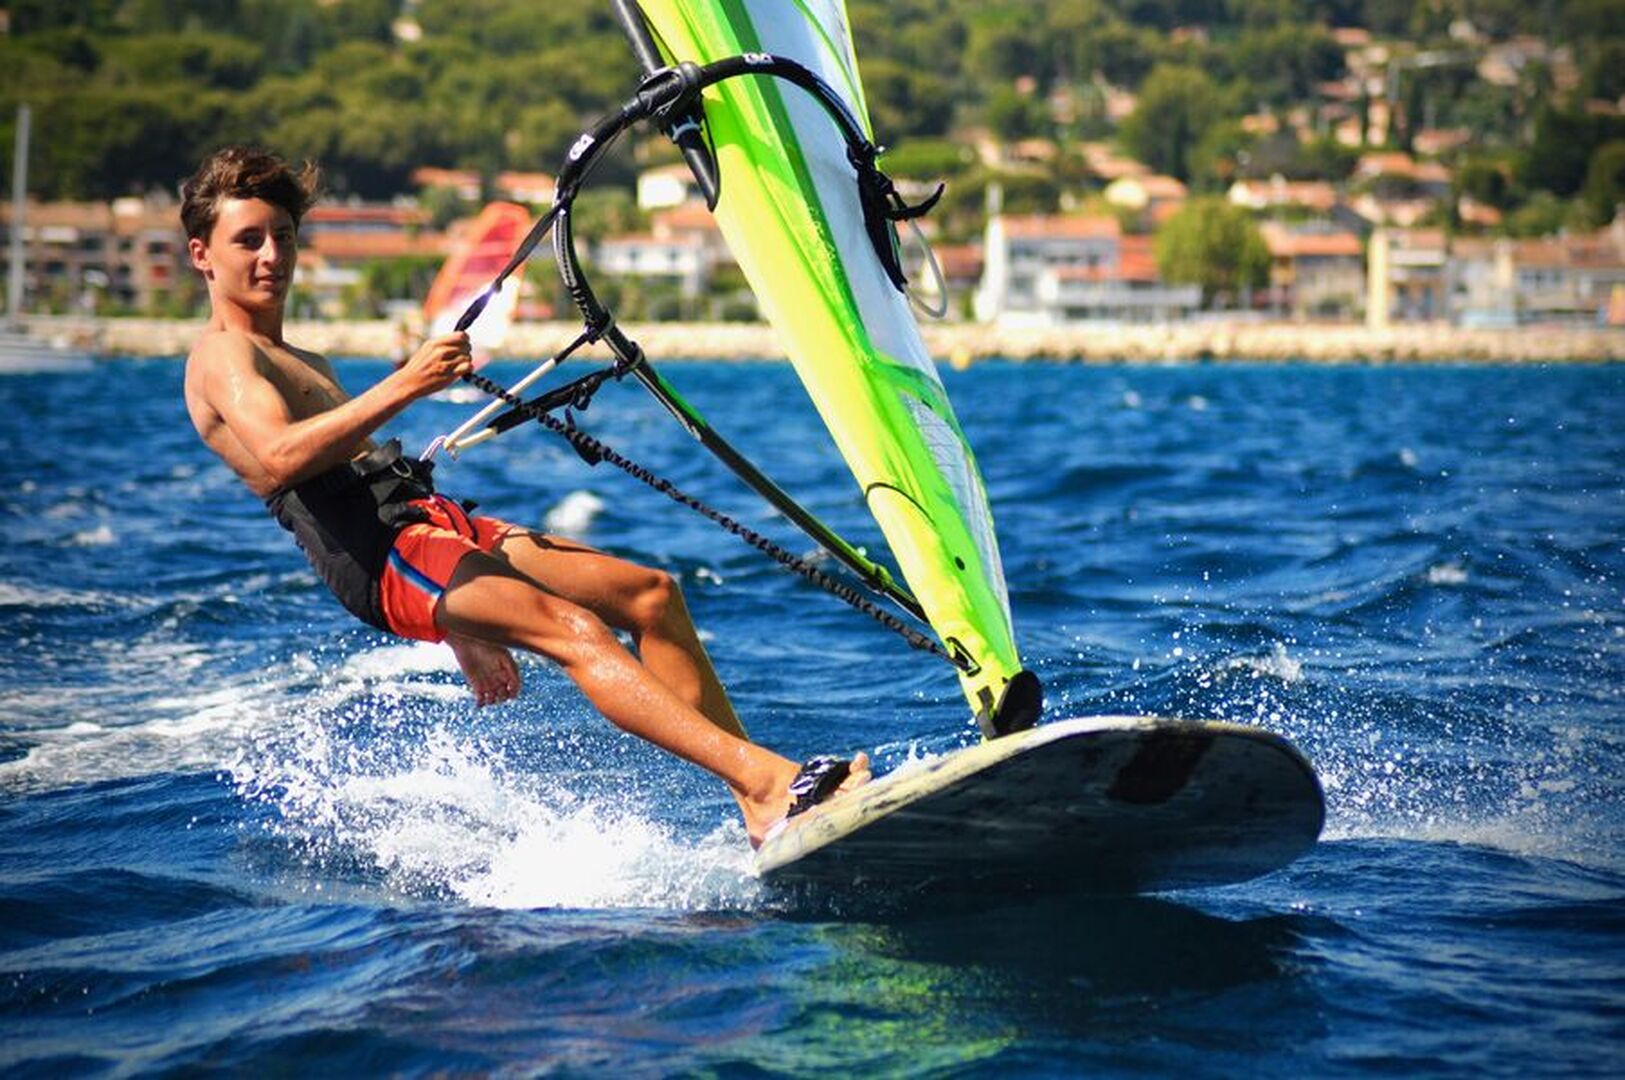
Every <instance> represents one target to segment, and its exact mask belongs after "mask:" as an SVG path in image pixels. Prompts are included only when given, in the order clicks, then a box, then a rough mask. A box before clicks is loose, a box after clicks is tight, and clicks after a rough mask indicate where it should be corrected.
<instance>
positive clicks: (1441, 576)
mask: <svg viewBox="0 0 1625 1080" xmlns="http://www.w3.org/2000/svg"><path fill="white" fill-rule="evenodd" d="M1427 583H1428V584H1429V585H1465V584H1467V570H1466V568H1465V567H1463V566H1462V565H1461V564H1460V563H1454V562H1447V563H1439V564H1438V565H1437V566H1430V567H1428V571H1427Z"/></svg>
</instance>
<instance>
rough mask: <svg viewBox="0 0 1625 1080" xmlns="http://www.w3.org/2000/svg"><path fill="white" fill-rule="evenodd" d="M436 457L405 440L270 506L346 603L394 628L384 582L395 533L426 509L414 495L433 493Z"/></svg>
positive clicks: (279, 495)
mask: <svg viewBox="0 0 1625 1080" xmlns="http://www.w3.org/2000/svg"><path fill="white" fill-rule="evenodd" d="M433 470H434V463H433V462H429V461H419V460H417V459H415V458H410V457H407V456H406V455H404V454H402V453H401V444H400V440H399V439H391V440H390V441H389V442H387V443H385V444H384V445H383V446H380V447H379V448H378V449H376V450H373V451H372V452H371V453H368V454H365V455H363V456H362V457H359V458H356V459H355V460H353V461H349V462H346V463H345V464H343V465H337V466H335V467H333V468H331V469H328V470H327V471H326V472H324V473H321V474H319V475H317V476H313V477H311V478H310V479H309V480H306V481H304V482H303V483H299V484H295V485H294V486H292V487H290V488H279V489H278V490H276V491H274V492H272V493H271V495H270V496H269V497H268V498H266V500H265V505H266V507H267V508H268V509H269V510H270V511H271V515H272V516H273V517H275V518H276V520H277V523H278V524H280V525H281V526H282V527H283V528H284V529H287V530H288V531H289V532H291V533H293V536H294V539H295V540H297V541H298V542H299V547H300V549H301V550H303V551H304V553H305V557H306V558H307V559H309V560H310V565H311V566H312V567H313V568H315V570H316V573H317V574H318V575H319V576H320V577H321V579H322V581H323V582H325V583H326V584H327V587H328V589H329V590H330V591H331V592H332V593H333V595H334V596H335V597H337V599H338V601H339V603H341V604H343V605H344V607H345V610H347V611H349V612H350V614H352V615H354V616H355V617H356V618H358V619H360V620H361V621H362V622H365V623H366V624H368V625H369V626H375V627H377V628H378V629H380V630H384V631H388V630H389V629H390V627H389V624H388V623H387V622H386V620H385V619H384V612H383V604H382V601H381V600H380V594H379V587H378V582H379V580H380V579H381V578H382V577H383V574H384V567H385V566H386V565H387V564H388V562H389V550H390V548H391V547H393V546H394V544H395V535H396V534H397V533H398V532H400V531H401V529H403V528H405V527H406V526H407V525H411V524H413V523H414V522H420V521H427V520H428V515H427V514H426V513H424V511H423V509H422V508H421V507H418V506H413V505H412V502H413V500H416V499H427V498H430V497H431V496H433V495H434V482H433V480H432V478H431V476H430V474H431V473H432V472H433Z"/></svg>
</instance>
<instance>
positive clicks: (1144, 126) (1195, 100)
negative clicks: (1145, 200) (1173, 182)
mask: <svg viewBox="0 0 1625 1080" xmlns="http://www.w3.org/2000/svg"><path fill="white" fill-rule="evenodd" d="M1218 98H1219V88H1218V86H1217V85H1216V84H1215V83H1214V82H1213V80H1212V79H1211V78H1209V77H1208V75H1207V73H1206V72H1204V71H1201V70H1200V69H1198V68H1190V67H1176V66H1174V65H1168V64H1160V65H1158V66H1157V67H1156V68H1154V69H1152V72H1151V74H1150V75H1149V76H1147V77H1146V80H1145V85H1144V86H1142V87H1141V88H1140V100H1139V103H1138V104H1137V105H1136V106H1135V109H1134V112H1133V114H1132V115H1130V116H1129V118H1128V119H1127V120H1125V121H1124V122H1123V127H1122V139H1123V143H1124V145H1125V146H1126V147H1127V148H1128V150H1129V152H1130V153H1132V154H1134V156H1135V157H1137V158H1139V159H1140V160H1141V161H1144V162H1145V163H1146V164H1148V165H1150V166H1151V167H1152V168H1153V169H1155V170H1157V171H1158V172H1160V173H1167V174H1168V175H1170V176H1176V177H1178V178H1179V179H1181V180H1189V179H1190V178H1191V153H1192V151H1193V150H1194V149H1195V148H1196V145H1197V144H1198V143H1199V142H1200V141H1201V140H1202V138H1203V136H1205V135H1206V134H1207V132H1208V129H1209V128H1210V127H1212V126H1213V125H1214V124H1215V123H1217V122H1218V120H1219V119H1220V115H1221V113H1220V109H1221V105H1220V102H1219V100H1218Z"/></svg>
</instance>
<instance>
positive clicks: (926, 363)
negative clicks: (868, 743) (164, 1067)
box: [641, 0, 1022, 715]
mask: <svg viewBox="0 0 1625 1080" xmlns="http://www.w3.org/2000/svg"><path fill="white" fill-rule="evenodd" d="M641 7H642V9H643V12H644V15H645V18H646V20H647V22H648V25H649V27H650V29H651V30H652V32H653V34H654V36H655V38H656V40H657V42H658V43H659V45H660V47H661V49H662V51H663V52H664V54H665V57H666V59H667V60H668V61H669V62H671V63H674V64H675V63H680V62H682V61H693V62H695V63H699V64H704V63H707V62H710V61H715V60H719V59H721V58H723V57H728V56H735V55H740V54H760V53H765V54H770V55H773V56H780V57H786V58H789V59H792V60H796V61H798V62H800V63H801V64H802V65H804V66H805V67H807V68H808V69H810V70H811V71H813V72H815V73H816V74H818V75H819V76H820V77H821V78H822V79H823V81H824V82H825V83H827V84H828V85H829V86H830V87H831V88H832V89H833V90H834V91H835V92H836V93H837V94H838V95H839V96H840V97H841V99H842V100H843V101H844V103H845V105H846V107H847V108H848V110H850V112H851V113H852V115H853V116H854V117H856V118H857V119H858V120H859V122H860V123H861V124H862V125H863V127H864V130H865V132H866V133H868V134H870V139H871V141H872V140H873V135H872V132H870V128H869V122H868V118H867V117H868V112H867V106H866V103H865V100H864V96H863V84H862V81H861V79H860V78H859V72H858V65H857V59H856V56H855V54H854V52H853V46H852V38H851V34H850V32H849V29H848V25H847V19H846V11H845V5H844V3H842V2H841V0H793V2H792V0H644V2H643V3H642V5H641ZM703 103H704V114H705V120H706V124H707V127H708V131H709V135H710V139H711V142H712V145H713V146H714V150H715V155H716V160H717V169H718V173H719V175H720V180H721V184H720V188H721V191H720V197H719V198H718V200H717V205H716V210H715V213H716V217H717V221H718V224H719V225H720V227H721V229H722V232H723V236H724V237H725V238H726V240H727V242H728V246H729V248H730V249H731V250H732V251H733V253H734V256H735V258H737V259H738V261H739V265H740V267H741V268H742V269H743V271H744V273H745V276H746V278H747V279H748V280H749V281H750V284H751V286H752V288H753V289H754V290H755V293H756V296H757V298H758V300H759V301H760V303H761V306H762V308H763V311H764V312H765V314H766V315H767V317H768V319H769V321H770V322H771V323H772V325H773V326H774V328H775V330H776V331H777V332H778V334H779V337H780V340H781V341H782V343H783V345H784V348H785V351H786V353H787V354H788V356H789V358H790V360H791V362H792V364H794V366H795V369H796V372H797V374H798V375H799V377H800V379H801V381H802V383H803V384H804V385H805V387H806V389H807V393H808V394H809V395H810V396H811V398H812V400H813V402H814V404H815V405H816V406H817V409H818V412H819V415H820V416H821V418H822V419H823V422H824V424H825V426H826V427H827V428H828V429H829V431H830V434H831V435H832V436H833V438H834V440H835V443H836V445H837V446H838V447H839V448H840V451H841V453H842V455H843V457H844V458H845V459H846V462H847V465H848V466H849V467H850V469H851V471H852V474H853V476H854V477H855V478H856V479H857V482H858V484H859V486H860V487H861V489H862V491H863V495H864V498H865V500H866V501H867V503H868V507H869V510H870V512H871V513H872V514H873V515H874V517H875V520H876V521H877V522H878V523H879V525H880V528H881V531H882V532H883V533H884V534H885V536H886V539H887V542H888V544H889V546H890V548H891V551H892V553H893V555H894V556H895V558H896V560H897V564H898V567H899V569H901V571H902V573H903V576H904V578H905V579H906V580H907V582H908V584H909V586H910V588H911V589H912V590H913V592H914V595H915V596H916V597H917V598H918V600H919V602H920V605H921V607H922V608H923V609H924V611H925V615H926V619H927V621H928V622H929V623H930V625H931V627H932V628H933V629H934V630H935V631H936V633H937V634H938V636H939V637H940V638H941V640H942V642H943V644H944V645H945V646H946V647H947V648H948V649H949V650H950V652H953V653H956V654H959V655H962V656H963V657H964V658H965V659H967V660H968V661H969V662H970V663H969V665H968V666H966V667H962V668H961V670H960V682H961V685H962V687H963V689H964V691H965V694H966V696H967V698H968V699H969V701H970V703H971V706H972V709H973V710H974V711H975V712H977V713H978V714H984V715H986V714H991V713H992V712H993V711H994V710H995V708H996V707H997V705H998V703H999V701H1000V699H1001V697H1002V696H1003V695H1004V693H1005V689H1006V687H1007V686H1008V684H1009V682H1010V680H1011V679H1012V678H1014V677H1015V676H1016V675H1017V674H1018V673H1019V672H1021V670H1022V668H1021V662H1020V659H1019V657H1018V654H1017V651H1016V645H1015V638H1014V633H1013V629H1012V625H1011V616H1010V604H1009V597H1008V594H1007V590H1006V586H1005V581H1004V571H1003V567H1002V565H1001V562H1000V557H999V549H998V541H997V539H996V537H995V534H994V530H993V519H992V514H991V512H990V510H989V507H988V500H987V494H986V491H985V488H984V485H983V482H982V478H981V474H980V472H979V471H978V469H977V466H976V461H975V457H974V455H973V454H972V452H971V449H970V445H969V444H968V443H967V441H966V439H965V435H964V432H963V430H962V429H961V428H960V425H959V422H958V420H957V419H956V418H955V415H954V411H953V407H952V406H951V405H950V404H949V401H948V395H947V393H946V392H945V391H944V389H943V385H942V382H941V380H940V378H939V377H938V375H937V372H936V368H935V366H934V365H933V363H932V361H931V358H930V355H929V353H928V352H927V351H926V348H925V344H924V342H923V341H922V340H921V337H920V332H919V327H918V324H917V323H916V321H915V317H914V314H913V312H912V311H911V310H910V308H909V303H908V299H907V296H906V295H905V293H904V292H903V291H901V290H900V289H899V288H898V287H897V285H896V284H895V282H894V280H893V279H892V277H891V275H890V274H889V273H888V271H887V269H886V266H885V264H884V262H883V259H882V254H883V252H880V251H877V246H876V242H875V240H874V237H873V235H872V231H871V229H870V227H869V225H868V222H867V220H866V215H865V212H864V206H863V203H862V196H861V194H860V189H859V187H858V185H857V184H855V183H854V182H853V164H852V162H851V161H850V160H849V159H848V155H847V149H848V148H847V144H846V143H845V141H844V140H843V139H842V137H841V134H840V132H839V131H838V129H837V128H836V126H835V125H834V124H833V123H832V122H831V119H830V117H829V115H828V114H827V112H826V111H825V110H824V108H822V107H821V106H820V104H819V103H818V102H817V101H816V100H815V99H814V98H813V97H812V96H811V95H809V94H808V93H807V92H806V91H804V90H803V89H801V88H800V87H798V86H794V85H791V84H790V83H788V82H784V81H782V80H776V79H747V78H740V79H730V80H727V81H725V82H721V83H718V84H716V85H714V86H711V87H710V88H708V89H707V90H706V91H705V92H704V96H703ZM890 242H891V243H894V244H895V238H894V237H892V238H890Z"/></svg>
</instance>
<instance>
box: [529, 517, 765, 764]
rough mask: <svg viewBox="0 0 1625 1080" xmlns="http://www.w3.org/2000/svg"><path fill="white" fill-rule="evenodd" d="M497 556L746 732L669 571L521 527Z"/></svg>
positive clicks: (708, 712) (688, 696) (679, 691)
mask: <svg viewBox="0 0 1625 1080" xmlns="http://www.w3.org/2000/svg"><path fill="white" fill-rule="evenodd" d="M497 554H498V555H500V556H501V557H502V558H504V559H506V560H508V561H509V562H511V563H512V564H513V565H514V567H515V568H516V569H518V570H519V572H520V573H522V574H524V575H525V576H526V577H528V578H530V579H531V580H532V581H535V582H537V583H539V584H540V585H541V586H542V587H543V588H545V589H546V590H547V591H548V592H551V593H552V594H554V595H555V596H559V597H562V598H563V599H565V600H568V601H570V602H571V603H573V604H576V605H578V606H580V607H584V608H586V609H587V610H588V611H590V612H592V613H593V614H594V615H596V616H598V617H599V618H600V619H602V620H603V621H604V622H606V623H608V624H609V625H610V626H613V627H615V629H617V630H625V631H626V632H627V633H629V634H631V635H632V640H633V641H634V643H635V644H636V645H637V650H638V655H639V656H640V657H641V658H642V660H643V664H644V666H645V667H647V668H648V669H649V671H650V673H651V674H653V675H654V677H655V678H657V679H659V680H660V681H661V682H663V683H665V684H666V686H667V687H668V688H669V689H670V690H671V691H672V692H673V693H675V694H676V695H677V696H678V697H680V698H682V699H683V701H685V702H687V703H688V704H690V705H692V706H693V707H695V708H696V709H698V710H699V711H700V712H702V713H704V714H705V716H706V717H707V718H709V719H710V721H711V722H712V723H713V724H716V725H717V726H718V727H720V728H722V729H723V730H724V731H727V732H729V733H731V734H734V735H738V736H740V737H742V738H744V737H748V736H746V735H745V729H744V726H743V725H742V724H740V722H739V717H738V716H737V715H736V714H735V713H734V709H733V704H732V703H731V702H729V700H728V694H727V692H726V691H725V690H724V689H723V688H722V680H721V679H719V678H718V677H717V673H716V669H715V668H714V667H712V665H711V658H710V656H708V655H707V654H706V651H705V646H704V645H703V644H702V643H701V642H700V636H699V632H698V631H696V630H695V628H694V621H693V619H692V618H691V617H690V616H689V613H688V605H687V604H685V603H684V602H683V591H682V589H681V588H680V587H679V586H678V584H677V582H676V581H674V580H673V579H672V577H671V575H670V574H667V573H665V572H664V571H661V570H654V569H651V568H649V567H644V566H639V565H637V564H636V563H632V562H628V561H627V560H625V559H618V558H616V557H615V556H613V555H606V554H604V553H603V552H601V551H596V550H594V549H593V548H590V547H588V546H586V545H585V544H578V543H576V542H574V541H570V540H563V539H560V538H558V537H554V536H544V535H542V534H541V533H534V532H528V531H526V530H523V529H515V530H513V531H512V532H510V533H509V534H508V535H507V536H506V537H505V538H504V539H503V541H502V543H501V544H499V545H498V546H497Z"/></svg>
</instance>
